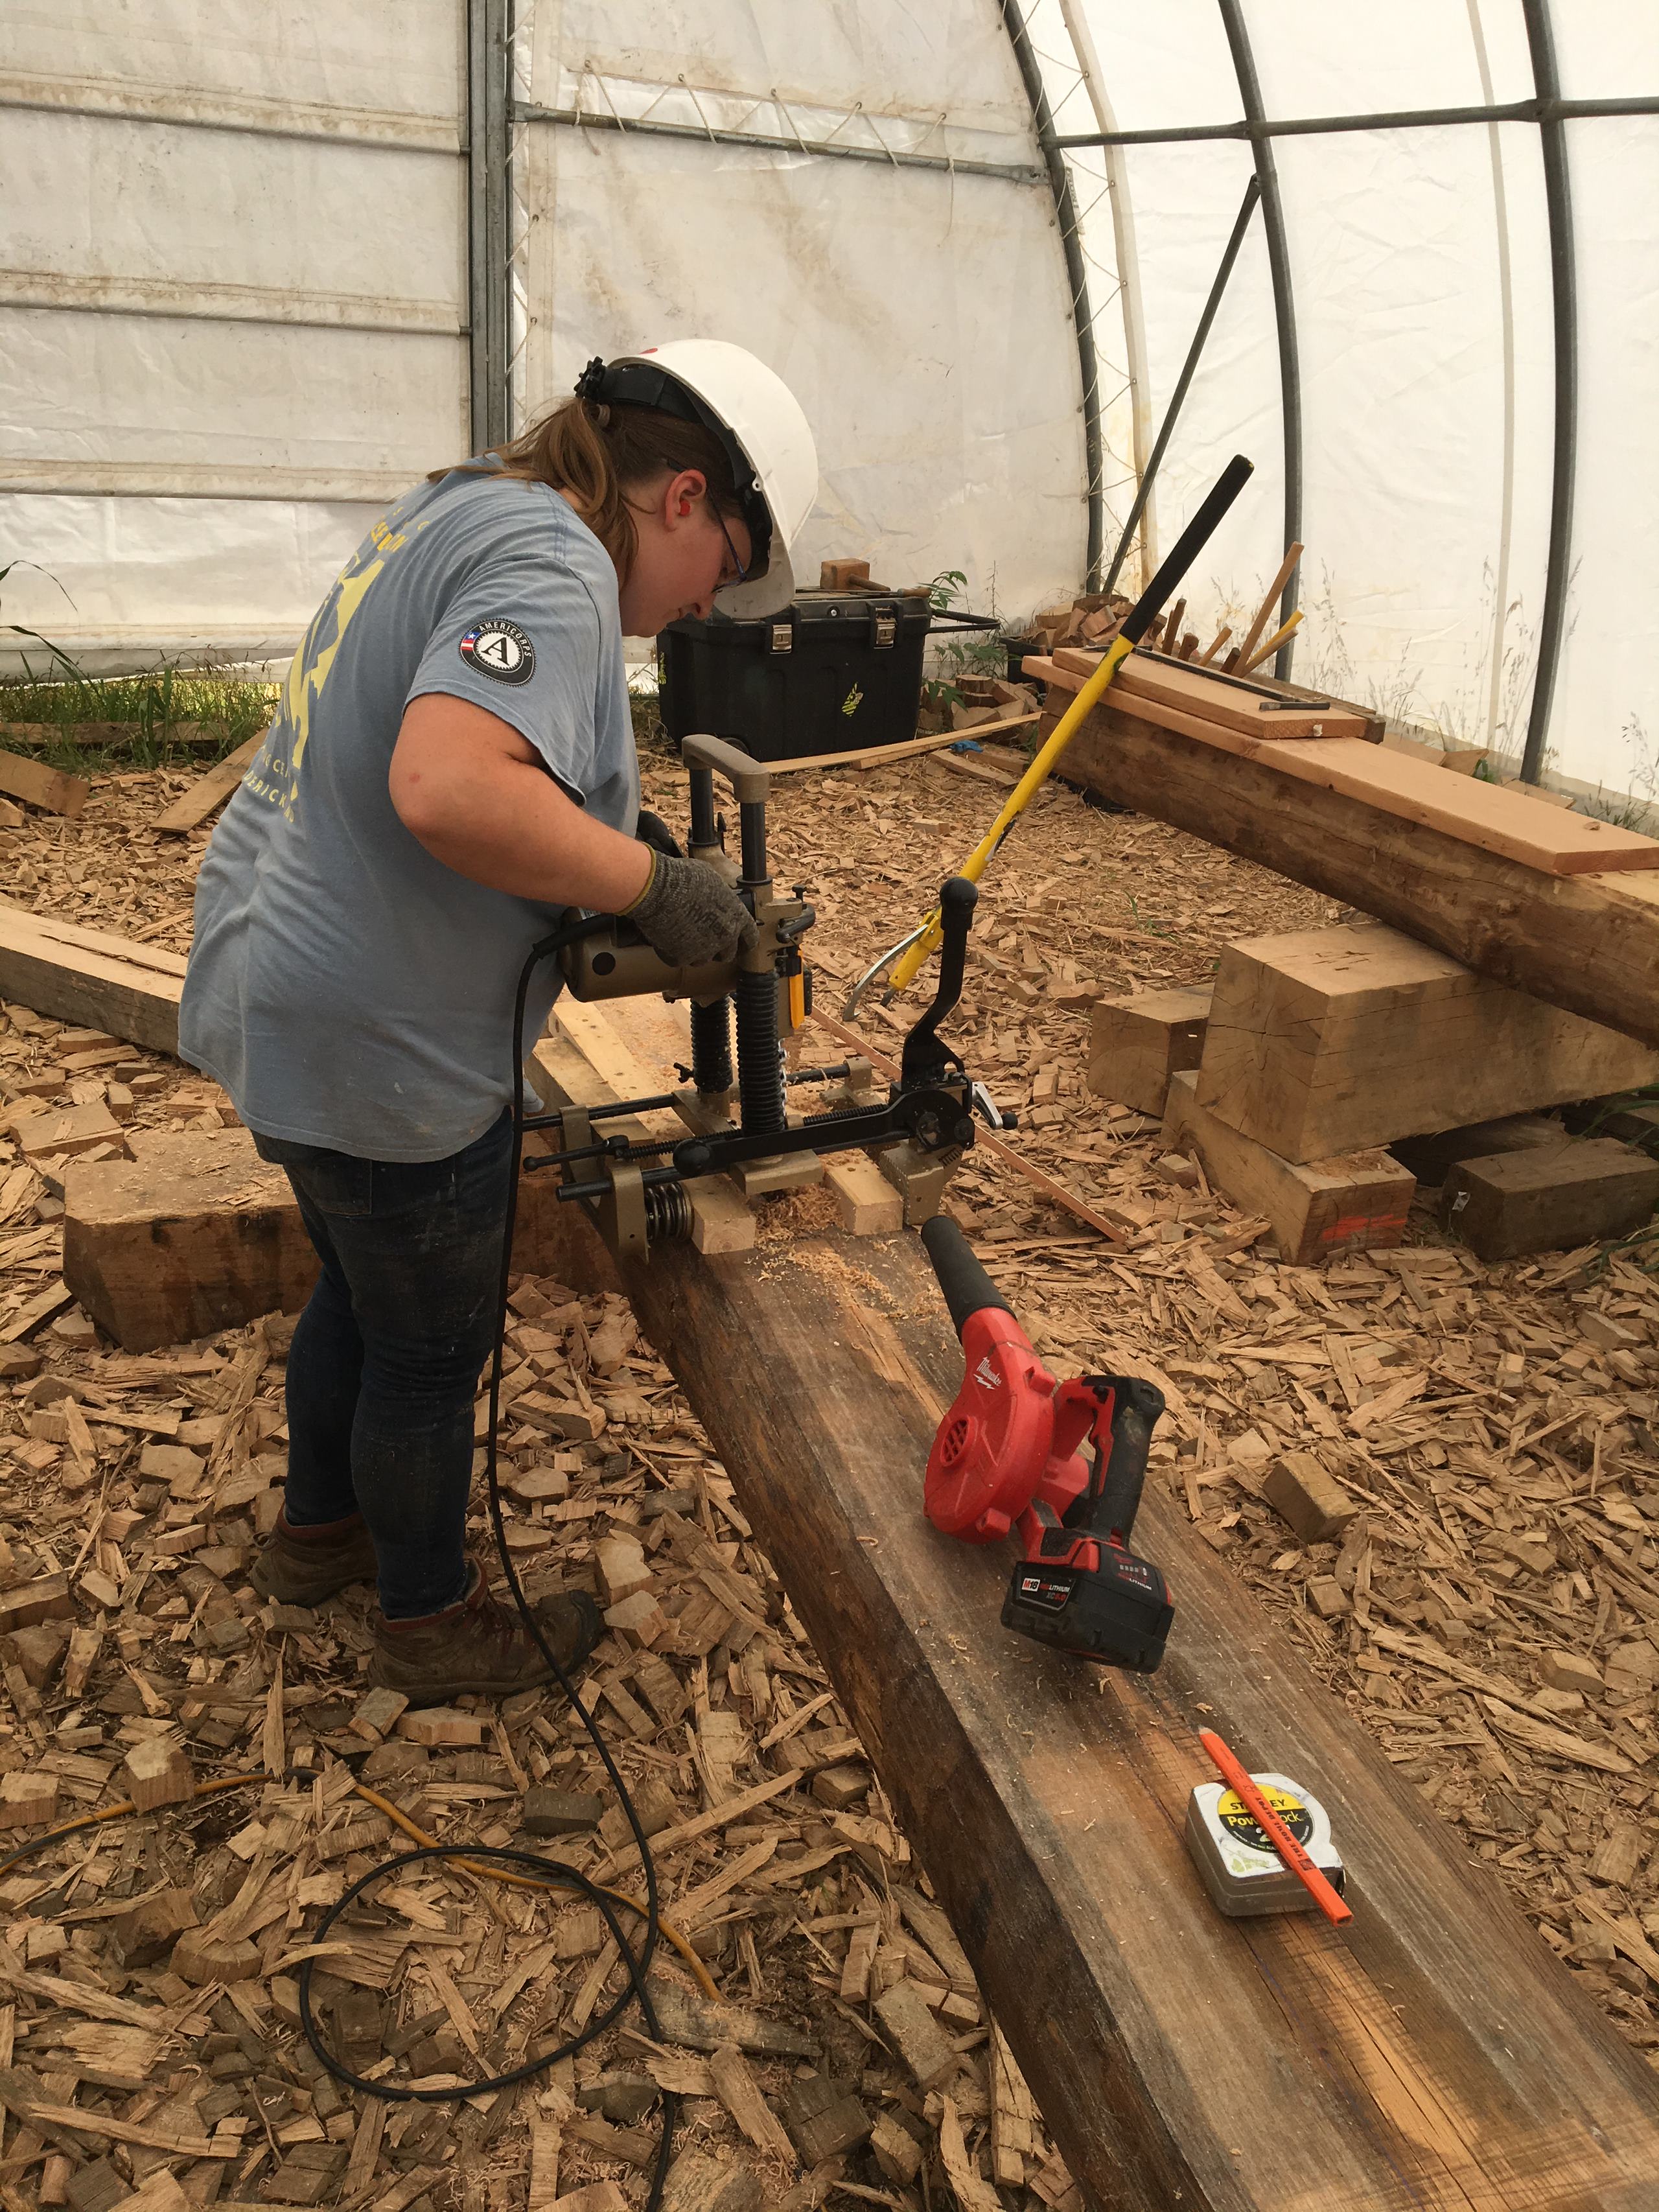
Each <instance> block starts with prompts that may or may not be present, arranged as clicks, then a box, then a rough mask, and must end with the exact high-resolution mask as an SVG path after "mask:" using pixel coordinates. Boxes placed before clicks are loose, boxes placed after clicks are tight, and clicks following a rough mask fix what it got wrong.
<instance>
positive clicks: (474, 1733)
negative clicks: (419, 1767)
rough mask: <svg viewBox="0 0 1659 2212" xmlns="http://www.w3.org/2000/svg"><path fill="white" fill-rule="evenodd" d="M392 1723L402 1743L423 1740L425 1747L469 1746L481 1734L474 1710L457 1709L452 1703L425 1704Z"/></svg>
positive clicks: (479, 1739) (481, 1739) (452, 1748)
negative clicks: (461, 1710)
mask: <svg viewBox="0 0 1659 2212" xmlns="http://www.w3.org/2000/svg"><path fill="white" fill-rule="evenodd" d="M393 1726H394V1728H395V1729H396V1732H397V1734H398V1735H400V1736H401V1737H402V1738H403V1740H404V1742H405V1743H423V1744H425V1745H426V1746H427V1747H428V1749H435V1748H438V1747H442V1748H443V1749H445V1750H450V1751H453V1750H470V1749H471V1748H472V1747H474V1746H475V1745H477V1744H481V1743H482V1742H483V1738H484V1724H483V1721H482V1720H481V1719H480V1718H479V1717H478V1716H477V1713H463V1712H459V1711H457V1710H456V1709H455V1708H454V1707H453V1705H427V1706H424V1707H423V1708H422V1710H421V1711H419V1712H415V1713H404V1714H401V1715H400V1716H399V1717H398V1720H397V1721H396V1722H395V1723H393Z"/></svg>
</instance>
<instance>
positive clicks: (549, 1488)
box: [501, 1467, 570, 1505]
mask: <svg viewBox="0 0 1659 2212" xmlns="http://www.w3.org/2000/svg"><path fill="white" fill-rule="evenodd" d="M501 1488H502V1489H503V1490H504V1491H506V1492H507V1495H508V1496H509V1497H510V1498H517V1499H518V1500H519V1502H520V1504H522V1505H539V1504H542V1502H543V1501H544V1499H546V1498H568V1496H569V1494H570V1477H569V1476H568V1474H565V1473H564V1472H563V1470H562V1468H556V1467H532V1468H523V1469H520V1468H507V1471H506V1473H505V1474H503V1475H502V1477H501Z"/></svg>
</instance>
